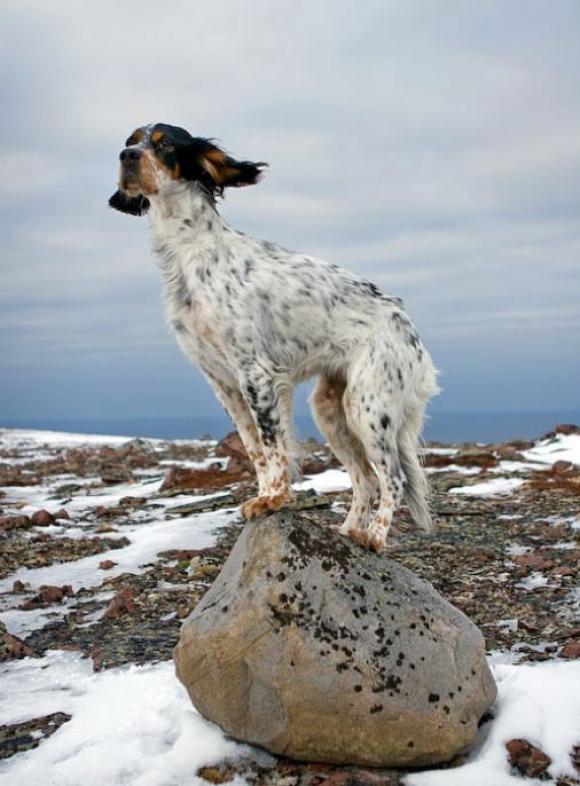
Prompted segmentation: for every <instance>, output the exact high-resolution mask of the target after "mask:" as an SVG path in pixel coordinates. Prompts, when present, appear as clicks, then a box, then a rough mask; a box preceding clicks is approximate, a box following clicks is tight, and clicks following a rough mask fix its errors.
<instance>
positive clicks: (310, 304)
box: [109, 123, 438, 552]
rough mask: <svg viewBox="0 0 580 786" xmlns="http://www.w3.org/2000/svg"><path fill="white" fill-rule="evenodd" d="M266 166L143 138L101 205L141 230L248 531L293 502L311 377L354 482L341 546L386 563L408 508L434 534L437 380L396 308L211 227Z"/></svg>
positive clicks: (372, 290) (178, 134) (146, 133)
mask: <svg viewBox="0 0 580 786" xmlns="http://www.w3.org/2000/svg"><path fill="white" fill-rule="evenodd" d="M266 166H267V165H266V164H265V163H264V162H258V163H254V162H252V161H238V160H236V159H234V158H232V157H231V156H229V155H228V154H227V153H226V152H225V151H224V150H222V149H221V148H220V147H219V146H218V145H217V144H216V143H214V141H213V140H211V139H206V138H201V137H194V136H191V135H190V134H189V133H188V132H187V131H186V130H184V129H182V128H178V127H176V126H171V125H166V124H163V123H157V124H154V125H147V126H143V127H141V128H138V129H137V130H136V131H134V132H133V133H132V134H131V136H130V137H129V138H128V139H127V141H126V143H125V147H124V149H123V150H122V151H121V154H120V171H119V183H118V190H117V191H116V192H115V193H114V194H113V196H112V197H111V198H110V200H109V204H110V206H111V207H113V208H115V209H116V210H120V211H122V212H124V213H128V214H130V215H137V216H140V215H144V214H145V213H148V215H149V217H150V220H151V230H152V239H153V250H154V253H155V255H156V257H157V261H158V264H159V267H160V269H161V273H162V277H163V297H164V302H165V309H166V314H167V319H168V323H169V325H170V326H171V328H172V330H173V332H174V333H175V336H176V338H177V341H178V343H179V345H180V346H181V348H182V350H183V351H184V352H185V354H186V355H187V357H188V358H190V360H192V361H193V362H194V363H195V364H196V365H198V366H199V367H200V368H201V370H202V371H203V373H204V374H205V376H206V377H207V379H208V380H209V382H210V383H211V385H212V387H213V389H214V390H215V393H216V396H217V398H218V399H219V401H220V402H221V404H222V405H223V407H224V409H225V410H226V412H227V413H228V415H229V416H230V418H231V419H232V421H233V422H234V424H235V426H236V428H237V430H238V432H239V435H240V437H241V439H242V442H243V444H244V446H245V448H246V450H247V452H248V455H249V457H250V459H251V461H252V463H253V465H254V467H255V470H256V475H257V480H258V496H256V497H255V498H253V499H250V500H248V501H247V502H245V503H244V504H243V506H242V509H241V510H242V515H243V516H244V518H246V519H252V518H255V517H258V516H262V515H265V514H267V513H268V512H270V511H276V510H279V509H280V508H282V507H284V506H285V505H286V504H287V503H288V502H290V501H291V500H292V490H291V479H292V471H293V456H294V441H293V437H292V427H291V408H292V391H293V388H294V386H295V385H297V384H298V383H300V382H303V381H304V380H306V379H309V378H310V377H313V376H318V382H317V385H316V388H315V390H314V392H313V394H312V397H311V405H312V410H313V414H314V418H315V420H316V423H317V425H318V427H319V428H320V430H321V432H322V433H323V434H324V436H325V437H326V439H327V440H328V443H329V445H330V447H331V449H332V450H333V452H334V453H335V454H336V456H337V458H338V459H339V461H341V463H342V464H343V465H344V466H345V468H346V469H347V470H348V472H349V475H350V478H351V481H352V490H353V491H352V505H351V508H350V511H349V513H348V515H347V516H346V519H345V521H344V523H343V524H342V526H341V527H340V532H341V533H342V534H343V535H347V536H349V537H350V538H352V539H353V540H356V541H357V542H359V543H361V544H362V545H363V546H365V547H366V548H369V549H373V550H375V551H377V552H380V551H381V550H382V549H383V547H384V546H385V542H386V538H387V534H388V531H389V527H390V525H391V522H392V519H393V514H394V513H395V511H396V510H397V509H398V507H399V506H400V503H401V500H402V498H403V494H404V495H405V497H406V502H407V505H408V508H409V510H410V513H411V515H412V517H413V519H414V521H415V522H416V524H417V525H418V526H419V527H420V528H422V529H424V530H427V531H429V530H430V529H431V528H432V521H431V516H430V514H429V507H428V499H427V498H428V487H427V483H426V479H425V476H424V473H423V470H422V466H421V463H420V461H419V458H418V446H419V438H420V433H421V429H422V425H423V418H424V412H425V407H426V405H427V403H428V401H429V399H430V398H431V397H432V396H434V395H435V394H436V393H437V392H438V387H437V380H436V376H437V374H436V370H435V368H434V366H433V363H432V360H431V358H430V356H429V354H428V352H427V350H426V349H425V347H424V346H423V344H422V342H421V340H420V338H419V336H418V334H417V331H416V330H415V327H414V326H413V323H412V322H411V320H410V318H409V316H408V315H407V314H406V312H405V310H404V306H403V302H402V301H401V300H400V299H399V298H397V297H392V296H390V295H387V294H383V293H382V292H381V291H380V290H379V289H378V288H377V287H376V286H375V285H374V284H372V283H370V282H369V281H366V280H365V279H363V278H361V277H359V276H357V275H355V274H353V273H350V272H348V271H347V270H345V269H343V268H340V267H337V266H336V265H333V264H330V263H329V262H325V261H323V260H320V259H316V258H314V257H311V256H307V255H304V254H300V253H295V252H292V251H287V250H286V249H285V248H282V247H281V246H279V245H276V244H275V243H270V242H267V241H262V240H257V239H255V238H253V237H249V236H247V235H245V234H243V233H242V232H238V231H236V230H235V229H232V228H231V227H230V226H229V225H228V224H227V223H226V222H225V221H224V220H223V219H222V218H221V217H220V215H219V214H218V212H217V209H216V200H217V197H219V196H223V193H224V190H225V189H226V188H229V187H241V186H250V185H254V184H255V183H257V182H258V181H259V179H260V178H261V176H262V174H263V172H264V169H265V167H266Z"/></svg>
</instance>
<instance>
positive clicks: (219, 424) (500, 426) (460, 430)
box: [0, 410, 580, 442]
mask: <svg viewBox="0 0 580 786" xmlns="http://www.w3.org/2000/svg"><path fill="white" fill-rule="evenodd" d="M295 423H296V430H297V433H298V436H300V437H301V438H306V437H315V438H316V439H319V440H320V441H322V437H321V436H320V434H319V432H318V430H317V428H316V426H315V425H314V423H313V421H312V419H311V418H310V417H309V416H308V415H302V416H300V415H298V416H297V417H296V418H295ZM557 423H577V424H580V410H556V411H553V412H544V411H537V412H532V411H530V412H433V414H432V415H431V416H430V418H429V420H428V422H427V425H426V429H425V436H426V438H427V439H428V440H432V441H437V442H504V441H506V440H510V439H516V438H520V439H533V438H536V437H539V436H541V435H542V434H545V433H546V432H547V431H550V430H551V429H552V428H553V427H554V426H555V425H556V424H557ZM0 426H4V427H5V428H29V429H49V430H52V431H74V432H79V433H87V434H120V435H126V436H133V437H158V438H160V439H195V438H199V437H202V436H210V437H213V438H215V439H219V438H221V437H222V436H224V435H225V434H227V433H228V431H231V430H232V428H233V427H232V425H231V423H230V421H229V420H228V419H227V417H226V416H225V415H215V416H207V417H196V416H192V417H171V418H169V417H168V418H130V417H127V418H26V419H19V420H10V419H0Z"/></svg>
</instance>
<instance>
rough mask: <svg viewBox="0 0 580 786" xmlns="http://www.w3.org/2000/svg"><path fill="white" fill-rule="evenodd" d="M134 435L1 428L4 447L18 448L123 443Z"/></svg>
mask: <svg viewBox="0 0 580 786" xmlns="http://www.w3.org/2000/svg"><path fill="white" fill-rule="evenodd" d="M132 439H133V437H121V436H114V435H105V434H75V433H74V432H70V433H69V432H66V431H37V430H34V429H20V428H10V429H0V442H1V443H2V447H4V448H8V449H10V448H15V449H18V450H22V449H27V448H34V449H36V450H37V449H38V448H39V447H40V446H42V445H48V446H50V447H53V448H75V447H78V446H79V445H80V446H82V445H93V446H94V445H123V444H124V443H125V442H130V441H131V440H132Z"/></svg>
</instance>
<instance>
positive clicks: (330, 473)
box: [293, 469, 352, 494]
mask: <svg viewBox="0 0 580 786" xmlns="http://www.w3.org/2000/svg"><path fill="white" fill-rule="evenodd" d="M293 488H295V489H297V490H298V491H305V490H308V489H314V491H315V492H316V493H317V494H325V493H327V492H330V491H344V490H345V489H349V488H352V484H351V482H350V476H349V474H348V472H346V471H345V470H343V469H327V470H325V471H324V472H320V473H319V474H318V475H310V476H309V477H307V478H306V479H305V480H303V481H300V482H299V483H294V485H293Z"/></svg>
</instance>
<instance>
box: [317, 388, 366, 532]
mask: <svg viewBox="0 0 580 786" xmlns="http://www.w3.org/2000/svg"><path fill="white" fill-rule="evenodd" d="M345 388H346V381H345V380H344V379H341V378H338V377H330V376H322V377H320V379H319V380H318V383H317V385H316V388H315V389H314V391H313V393H312V396H311V398H310V403H311V406H312V414H313V415H314V419H315V421H316V423H317V425H318V428H319V429H320V431H321V432H322V433H323V434H324V436H325V437H326V439H327V440H328V444H329V445H330V448H331V450H332V451H333V453H334V454H335V455H336V457H337V458H338V460H339V461H340V462H342V464H344V466H345V468H346V469H347V471H348V473H349V475H350V478H351V481H352V504H351V508H350V511H349V513H348V515H347V517H346V519H345V521H344V524H343V525H342V527H341V528H340V532H341V533H342V534H343V535H349V534H350V533H351V532H355V531H359V530H363V529H364V527H366V525H367V523H368V521H367V519H368V515H369V512H370V508H371V505H372V501H373V498H374V496H375V494H376V491H377V487H378V482H377V476H376V474H375V472H374V470H373V469H372V467H371V466H370V464H369V462H368V460H367V457H366V454H365V449H364V447H363V445H362V443H361V441H360V440H359V439H358V437H356V436H355V434H353V432H352V431H351V429H350V428H349V427H348V423H347V420H346V415H345V411H344V407H343V396H344V391H345Z"/></svg>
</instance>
